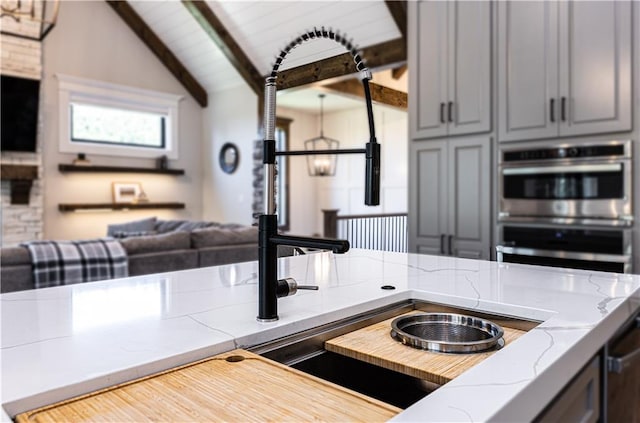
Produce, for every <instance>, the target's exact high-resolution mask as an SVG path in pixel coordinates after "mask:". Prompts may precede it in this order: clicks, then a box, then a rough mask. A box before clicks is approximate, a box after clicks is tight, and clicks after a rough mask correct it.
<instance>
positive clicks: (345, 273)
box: [0, 249, 640, 421]
mask: <svg viewBox="0 0 640 423" xmlns="http://www.w3.org/2000/svg"><path fill="white" fill-rule="evenodd" d="M278 265H279V275H280V277H293V278H295V279H296V280H297V281H298V283H300V284H304V285H318V286H319V287H320V289H319V290H318V291H304V292H299V293H298V294H296V295H295V296H292V297H287V298H283V299H280V300H279V301H278V306H279V316H280V320H278V321H277V322H275V323H259V322H257V321H256V314H257V262H248V263H241V264H234V265H227V266H219V267H210V268H201V269H193V270H187V271H181V272H174V273H165V274H157V275H147V276H140V277H132V278H126V279H120V280H111V281H104V282H94V283H87V284H82V285H71V286H65V287H57V288H47V289H39V290H33V291H23V292H15V293H10V294H2V295H0V307H1V311H0V312H1V317H2V322H1V325H2V334H1V336H2V343H1V350H0V354H1V355H0V360H1V361H2V363H1V365H2V367H1V370H2V376H1V378H2V381H1V382H2V384H1V388H2V390H1V401H2V406H3V409H4V413H6V414H4V418H5V419H8V418H9V417H14V416H15V415H16V414H18V413H21V412H24V411H27V410H31V409H34V408H37V407H40V406H43V405H47V404H52V403H55V402H58V401H61V400H63V399H67V398H70V397H73V396H77V395H80V394H84V393H88V392H93V391H96V390H98V389H102V388H105V387H109V386H113V385H116V384H119V383H122V382H125V381H128V380H132V379H136V378H140V377H142V376H146V375H149V374H152V373H156V372H159V371H162V370H166V369H171V368H174V367H176V366H179V365H183V364H186V363H190V362H193V361H196V360H200V359H202V358H205V357H209V356H212V355H215V354H219V353H223V352H226V351H231V350H234V349H236V348H248V347H251V346H254V345H257V344H261V343H264V342H267V341H270V340H273V339H277V338H280V337H283V336H287V335H290V334H293V333H297V332H301V331H305V330H307V329H311V328H314V327H317V326H320V325H324V324H328V323H331V322H334V321H337V320H340V319H344V318H348V317H350V316H353V315H356V314H360V313H365V312H368V311H371V310H374V309H376V308H379V307H383V306H386V305H389V304H394V303H398V302H401V301H404V300H409V299H416V300H422V301H426V302H431V303H437V304H444V305H450V306H454V307H459V308H463V309H468V310H477V311H482V312H487V313H492V314H497V315H505V316H512V317H517V318H520V319H526V320H533V321H538V322H540V324H539V325H538V326H536V327H535V328H533V329H531V330H530V331H528V332H527V333H526V334H524V335H523V336H521V337H520V338H519V339H517V340H516V341H515V342H513V343H511V344H510V345H508V346H507V347H505V348H503V349H501V350H499V351H497V352H496V353H495V354H493V355H492V356H491V357H489V358H487V359H486V360H484V361H482V362H481V363H479V364H477V365H475V366H474V367H472V368H471V369H470V370H468V371H466V372H465V373H463V374H461V375H460V376H458V377H457V378H455V379H454V380H452V381H451V382H449V383H447V384H445V385H444V386H442V387H441V388H439V389H437V390H436V391H434V392H433V393H431V394H429V395H428V396H426V397H425V398H423V399H422V400H420V401H418V402H417V403H415V404H414V405H412V406H411V407H409V408H407V409H406V410H404V411H403V412H401V413H400V414H398V415H397V416H396V417H394V419H393V420H394V421H470V420H471V421H486V420H502V421H530V420H532V419H533V418H535V417H536V416H537V415H538V414H539V413H540V412H541V411H542V410H543V409H544V408H545V406H546V405H547V404H548V403H549V402H551V401H552V400H553V399H554V397H556V395H557V394H558V393H559V392H560V391H561V390H562V388H563V387H564V386H565V385H566V384H567V383H568V382H569V381H570V380H571V379H572V378H573V376H574V375H576V374H577V373H578V372H579V371H580V370H581V369H582V368H583V366H585V365H586V364H587V363H588V362H590V361H591V359H592V358H593V357H594V355H595V354H597V353H598V351H599V350H600V348H602V346H603V345H604V344H605V343H606V342H607V341H608V339H609V338H610V337H611V336H612V335H613V334H614V332H615V331H616V330H617V328H619V327H620V326H621V325H622V324H623V323H624V322H625V321H626V320H627V319H628V318H630V317H631V316H632V315H633V313H635V312H637V310H638V309H639V308H640V276H637V275H622V274H612V273H600V272H590V271H582V270H569V269H554V268H545V267H535V266H525V265H517V264H509V263H496V262H488V261H477V260H467V259H457V258H451V257H439V256H427V255H416V254H401V253H390V252H378V251H367V250H357V249H356V250H351V251H350V252H349V253H347V254H344V255H332V254H330V253H315V254H308V255H306V256H297V257H289V258H284V259H280V260H279V264H278ZM383 285H392V286H393V287H395V289H393V290H383V289H381V287H382V286H383ZM274 399H276V398H274Z"/></svg>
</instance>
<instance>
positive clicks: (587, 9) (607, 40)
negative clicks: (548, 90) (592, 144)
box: [559, 1, 632, 135]
mask: <svg viewBox="0 0 640 423" xmlns="http://www.w3.org/2000/svg"><path fill="white" fill-rule="evenodd" d="M631 19H632V13H631V3H629V2H627V1H595V2H582V1H571V2H562V3H561V4H560V18H559V22H560V75H561V82H560V94H561V97H562V98H564V99H565V111H564V116H563V117H564V119H563V121H562V123H561V125H560V135H582V134H597V133H604V132H616V131H629V130H631Z"/></svg>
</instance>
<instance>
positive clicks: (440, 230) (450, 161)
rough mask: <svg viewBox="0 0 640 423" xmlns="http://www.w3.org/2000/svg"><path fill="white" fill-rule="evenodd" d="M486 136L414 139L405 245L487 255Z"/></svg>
mask: <svg viewBox="0 0 640 423" xmlns="http://www.w3.org/2000/svg"><path fill="white" fill-rule="evenodd" d="M490 150H491V138H489V137H471V138H469V137H465V138H450V139H444V140H434V141H414V142H412V143H411V145H410V163H409V172H410V178H409V185H410V186H409V190H410V194H409V251H411V252H417V253H423V254H440V255H454V256H457V257H466V258H476V259H485V260H488V259H489V258H490V245H491V240H490V224H491V217H490V202H489V201H490V197H491V192H490V174H491V154H490Z"/></svg>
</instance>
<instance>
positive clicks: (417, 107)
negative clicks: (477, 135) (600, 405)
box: [408, 1, 447, 139]
mask: <svg viewBox="0 0 640 423" xmlns="http://www.w3.org/2000/svg"><path fill="white" fill-rule="evenodd" d="M408 16H409V34H410V36H409V66H410V67H411V72H410V73H409V78H410V82H409V84H410V86H411V87H412V88H411V92H412V93H415V95H410V96H409V102H410V105H409V110H410V115H409V122H410V128H411V138H413V139H415V138H431V137H439V136H444V135H446V134H447V123H446V104H447V3H446V2H440V1H420V2H409V13H408ZM443 105H444V106H445V107H443Z"/></svg>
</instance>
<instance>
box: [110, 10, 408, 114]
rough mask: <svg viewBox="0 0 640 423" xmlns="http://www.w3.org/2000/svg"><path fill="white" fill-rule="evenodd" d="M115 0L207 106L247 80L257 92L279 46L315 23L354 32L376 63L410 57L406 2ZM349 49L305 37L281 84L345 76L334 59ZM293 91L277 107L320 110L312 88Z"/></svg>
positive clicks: (329, 106)
mask: <svg viewBox="0 0 640 423" xmlns="http://www.w3.org/2000/svg"><path fill="white" fill-rule="evenodd" d="M109 4H110V5H111V6H112V7H113V8H114V10H116V12H117V13H118V14H119V15H120V16H121V17H122V18H123V19H124V20H125V21H126V22H127V23H128V24H129V26H130V27H131V28H132V29H133V30H134V31H136V33H138V35H139V36H140V37H141V38H142V39H143V40H144V41H145V42H146V43H147V45H148V46H150V48H152V50H154V49H159V50H158V51H155V53H156V54H157V55H158V56H159V57H160V59H161V60H162V61H163V62H164V63H165V65H166V66H167V67H168V68H169V69H170V70H171V71H172V72H173V74H174V75H175V76H176V77H177V78H178V79H179V80H180V81H181V82H182V83H183V85H185V87H186V88H187V89H188V90H189V91H190V92H191V93H192V95H193V96H194V98H196V100H197V101H198V102H200V104H201V105H203V106H205V105H206V103H207V97H208V95H215V93H216V92H218V91H221V90H225V89H229V88H233V87H237V86H239V85H242V84H249V86H250V87H252V89H253V90H254V91H256V92H257V93H258V94H259V91H260V90H261V89H262V85H263V78H264V76H265V75H267V74H269V73H270V72H271V67H272V64H273V62H274V60H275V57H276V55H277V54H279V53H280V50H281V49H282V48H283V47H284V46H285V45H286V44H287V43H289V42H290V41H291V40H293V39H294V38H295V37H296V36H298V35H299V34H301V33H303V32H305V31H307V30H310V29H313V28H314V27H318V28H320V27H322V26H325V27H326V28H332V29H334V30H339V31H340V32H341V33H343V34H348V36H349V37H350V38H352V39H353V42H354V43H355V44H356V45H357V46H358V48H360V49H362V50H363V53H364V57H365V59H368V63H369V62H370V63H372V65H371V64H370V66H371V67H372V68H373V67H374V66H375V67H381V68H385V67H386V68H388V67H390V66H395V67H397V66H401V65H403V63H404V62H405V61H406V48H405V47H404V46H405V44H404V36H405V34H404V32H406V11H405V10H406V9H405V6H406V5H405V4H404V2H399V1H387V2H385V1H381V0H367V1H344V0H330V1H297V2H294V1H265V0H260V1H230V0H229V1H199V0H196V1H192V0H182V1H175V0H161V1H145V0H129V1H128V2H120V1H109ZM127 6H130V7H127ZM403 11H405V12H404V14H403V13H402V12H403ZM403 20H405V22H403ZM155 38H157V40H156V39H155ZM344 53H345V50H344V47H342V46H340V45H339V44H337V43H335V42H334V41H331V40H314V41H313V42H307V43H305V44H304V45H303V46H301V47H298V48H295V49H294V50H292V52H291V53H290V54H289V55H288V56H287V58H286V60H285V61H284V62H283V65H282V66H281V67H280V73H279V82H280V83H284V84H288V86H298V85H300V83H301V82H305V83H307V82H312V81H314V80H321V79H325V78H327V77H334V76H337V75H340V74H344V69H341V68H344V67H345V66H346V65H347V63H346V62H345V64H344V65H343V64H341V62H340V61H337V59H332V58H336V57H340V56H341V55H343V54H344ZM167 57H168V58H169V60H168V61H166V60H164V59H165V58H167ZM322 60H324V62H319V61H322ZM332 60H333V61H332ZM342 60H343V61H344V58H343V59H342ZM309 64H312V65H311V66H310V65H309ZM336 65H337V66H336ZM172 68H173V69H172ZM374 70H375V69H374ZM388 73H389V74H390V73H391V71H389V72H388ZM396 76H397V75H396ZM376 79H377V78H374V81H375V80H376ZM383 79H388V80H390V81H393V78H387V77H385V78H383ZM329 82H332V83H333V84H334V86H333V87H332V88H333V90H337V91H341V90H342V91H344V90H345V86H344V85H345V84H348V83H345V82H342V84H343V86H340V85H336V84H335V81H329ZM405 85H406V84H405ZM326 89H327V88H323V90H326ZM381 89H384V88H381ZM291 91H293V90H288V91H287V95H285V96H282V100H280V97H279V100H278V103H279V105H285V106H289V107H296V108H303V109H304V108H307V109H309V110H315V109H317V106H318V102H317V100H314V101H309V99H311V98H314V97H315V96H316V94H314V92H313V91H308V90H306V89H304V90H296V92H295V93H292V92H291ZM405 91H406V88H405ZM351 94H352V95H357V93H351ZM404 101H405V103H406V95H405V99H404ZM349 104H350V103H349V100H348V99H346V100H344V101H332V102H331V103H327V108H326V110H331V109H339V108H344V107H348V105H349ZM400 107H401V106H400Z"/></svg>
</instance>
